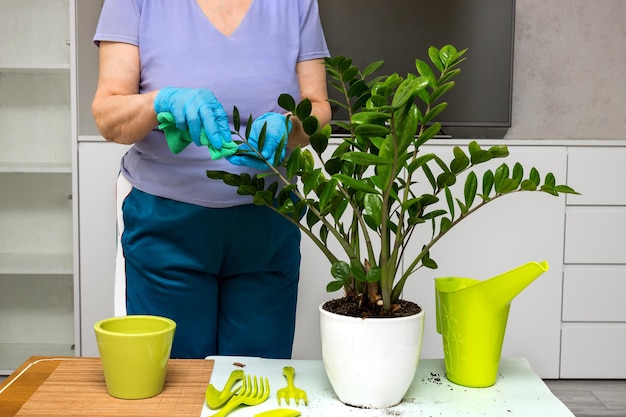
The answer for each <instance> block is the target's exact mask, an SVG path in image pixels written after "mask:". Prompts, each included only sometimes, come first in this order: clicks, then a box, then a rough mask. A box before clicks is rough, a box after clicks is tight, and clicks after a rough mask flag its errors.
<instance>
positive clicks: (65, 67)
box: [0, 62, 70, 74]
mask: <svg viewBox="0 0 626 417" xmlns="http://www.w3.org/2000/svg"><path fill="white" fill-rule="evenodd" d="M69 71H70V65H69V64H67V63H63V64H26V63H24V64H8V63H3V62H0V72H4V73H7V74H22V73H24V74H40V73H45V72H52V73H66V72H67V73H69Z"/></svg>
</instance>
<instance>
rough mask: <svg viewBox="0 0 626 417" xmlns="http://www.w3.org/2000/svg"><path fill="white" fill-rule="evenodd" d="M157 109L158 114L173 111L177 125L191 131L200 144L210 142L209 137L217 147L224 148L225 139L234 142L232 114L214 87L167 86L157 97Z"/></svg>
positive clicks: (192, 136) (194, 139) (192, 137)
mask: <svg viewBox="0 0 626 417" xmlns="http://www.w3.org/2000/svg"><path fill="white" fill-rule="evenodd" d="M154 110H155V111H156V113H157V114H159V113H163V112H168V113H171V114H172V116H174V121H175V123H176V127H177V128H178V129H179V130H182V131H189V134H190V135H191V140H192V141H193V143H195V144H196V145H197V146H207V145H209V143H206V141H207V139H208V141H209V142H210V144H211V146H212V147H213V148H215V149H221V148H222V143H223V142H230V141H231V137H230V126H229V125H228V116H227V115H226V112H225V111H224V108H223V107H222V105H221V104H220V102H219V101H218V100H217V98H215V96H214V95H213V93H212V92H211V91H210V90H206V89H192V88H173V87H165V88H163V89H161V91H159V93H158V94H157V96H156V98H155V99H154ZM203 128H204V131H205V133H206V137H205V138H203V137H202V135H201V132H202V129H203ZM203 142H205V143H203Z"/></svg>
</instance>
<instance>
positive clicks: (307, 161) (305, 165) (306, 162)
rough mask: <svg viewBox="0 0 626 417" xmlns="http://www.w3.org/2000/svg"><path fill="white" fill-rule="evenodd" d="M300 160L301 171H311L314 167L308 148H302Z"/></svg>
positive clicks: (313, 160) (313, 159)
mask: <svg viewBox="0 0 626 417" xmlns="http://www.w3.org/2000/svg"><path fill="white" fill-rule="evenodd" d="M301 161H302V162H301V165H300V166H301V167H302V170H303V171H305V172H311V171H313V169H315V158H313V154H312V153H311V151H309V150H308V149H304V150H303V151H302V158H301Z"/></svg>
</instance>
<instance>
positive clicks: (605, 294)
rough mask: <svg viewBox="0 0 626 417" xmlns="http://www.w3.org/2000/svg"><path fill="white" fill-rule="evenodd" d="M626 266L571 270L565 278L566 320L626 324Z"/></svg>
mask: <svg viewBox="0 0 626 417" xmlns="http://www.w3.org/2000/svg"><path fill="white" fill-rule="evenodd" d="M624 294H626V266H615V267H614V266H597V267H584V266H577V267H569V268H566V269H565V271H564V275H563V321H578V322H581V321H582V322H585V321H595V322H598V321H602V322H619V321H623V322H626V303H625V302H624Z"/></svg>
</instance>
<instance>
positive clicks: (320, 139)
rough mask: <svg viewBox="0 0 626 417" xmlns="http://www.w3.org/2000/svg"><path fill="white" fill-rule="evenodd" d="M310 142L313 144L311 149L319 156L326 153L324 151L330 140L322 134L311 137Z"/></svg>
mask: <svg viewBox="0 0 626 417" xmlns="http://www.w3.org/2000/svg"><path fill="white" fill-rule="evenodd" d="M309 140H310V142H311V147H312V148H313V150H314V151H315V152H317V153H318V154H322V153H324V151H325V150H326V148H327V147H328V138H327V137H326V135H324V134H322V133H320V132H317V133H314V134H312V135H311V136H310V137H309Z"/></svg>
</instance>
